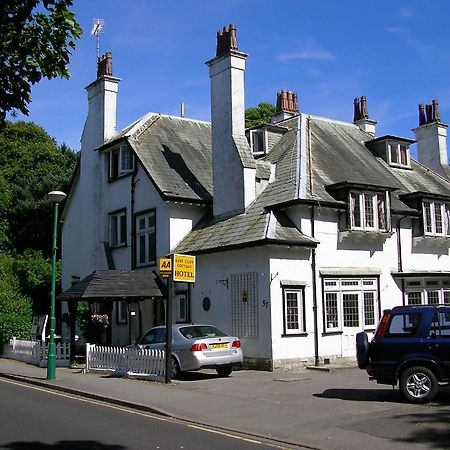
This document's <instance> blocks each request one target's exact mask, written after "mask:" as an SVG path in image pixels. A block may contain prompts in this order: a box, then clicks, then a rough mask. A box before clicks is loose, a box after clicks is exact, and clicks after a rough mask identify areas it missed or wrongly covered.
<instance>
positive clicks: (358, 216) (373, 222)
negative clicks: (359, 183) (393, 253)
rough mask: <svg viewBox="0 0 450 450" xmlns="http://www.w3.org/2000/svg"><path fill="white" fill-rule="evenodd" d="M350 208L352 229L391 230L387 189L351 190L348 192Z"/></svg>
mask: <svg viewBox="0 0 450 450" xmlns="http://www.w3.org/2000/svg"><path fill="white" fill-rule="evenodd" d="M348 210H349V224H350V229H351V230H355V231H375V232H388V231H390V228H391V225H390V213H389V211H390V202H389V194H388V192H387V191H386V192H384V193H382V192H376V191H359V190H351V191H349V194H348ZM383 223H384V226H383Z"/></svg>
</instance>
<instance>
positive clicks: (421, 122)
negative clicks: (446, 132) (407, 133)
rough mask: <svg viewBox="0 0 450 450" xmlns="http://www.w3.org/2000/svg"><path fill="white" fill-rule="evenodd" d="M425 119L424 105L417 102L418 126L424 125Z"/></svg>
mask: <svg viewBox="0 0 450 450" xmlns="http://www.w3.org/2000/svg"><path fill="white" fill-rule="evenodd" d="M426 123H427V119H426V118H425V105H423V104H419V127H420V126H422V125H425V124H426Z"/></svg>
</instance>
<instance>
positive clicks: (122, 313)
mask: <svg viewBox="0 0 450 450" xmlns="http://www.w3.org/2000/svg"><path fill="white" fill-rule="evenodd" d="M116 323H117V324H119V325H123V324H127V323H128V304H127V302H126V301H125V300H119V301H118V302H117V303H116Z"/></svg>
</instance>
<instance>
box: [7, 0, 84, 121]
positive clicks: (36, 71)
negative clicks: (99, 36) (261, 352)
mask: <svg viewBox="0 0 450 450" xmlns="http://www.w3.org/2000/svg"><path fill="white" fill-rule="evenodd" d="M70 6H72V0H2V1H1V2H0V36H1V39H0V126H3V125H4V123H5V119H6V113H7V112H8V111H12V112H13V113H14V112H15V111H16V110H19V111H20V112H22V113H23V114H25V115H28V107H27V106H28V104H29V103H30V101H31V97H30V93H31V86H32V85H34V84H36V83H38V82H39V81H40V80H41V79H42V78H44V77H45V78H48V79H49V80H50V79H52V78H56V77H61V78H69V70H68V67H67V65H68V63H69V57H70V55H71V49H75V41H76V39H78V38H79V37H80V36H81V34H82V30H81V27H80V25H79V24H78V23H77V22H76V20H75V16H74V14H73V12H71V11H69V9H68V8H69V7H70Z"/></svg>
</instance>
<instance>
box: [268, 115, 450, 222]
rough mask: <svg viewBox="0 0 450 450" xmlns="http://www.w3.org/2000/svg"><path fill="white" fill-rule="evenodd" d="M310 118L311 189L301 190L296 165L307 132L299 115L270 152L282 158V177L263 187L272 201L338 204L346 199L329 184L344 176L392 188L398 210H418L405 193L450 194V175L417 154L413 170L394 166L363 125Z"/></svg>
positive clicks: (272, 156)
mask: <svg viewBox="0 0 450 450" xmlns="http://www.w3.org/2000/svg"><path fill="white" fill-rule="evenodd" d="M309 122H310V127H311V144H310V148H311V155H310V159H311V161H312V166H311V168H309V166H308V169H307V170H306V171H305V173H306V180H305V181H304V185H305V187H306V190H305V192H304V194H303V195H301V194H300V189H299V183H300V178H299V177H297V178H296V176H297V173H298V171H296V170H295V168H296V167H298V165H299V160H300V151H299V148H298V143H299V141H300V135H301V133H302V132H303V133H305V132H306V131H305V130H303V131H302V130H301V127H300V116H298V117H297V118H294V119H291V120H290V121H289V122H287V124H288V125H289V127H290V130H289V131H288V132H287V133H286V134H285V135H284V136H283V138H282V140H281V141H280V142H279V143H278V144H277V145H276V146H275V147H274V149H273V150H272V152H271V153H269V155H267V156H266V158H265V159H266V160H270V161H272V162H273V163H276V164H277V171H276V176H277V181H275V182H274V183H272V184H271V185H270V186H269V188H270V189H269V188H268V189H266V191H265V192H264V193H263V195H265V196H266V197H267V201H268V203H267V204H268V205H270V206H276V205H277V204H281V203H286V202H295V201H316V202H323V203H334V204H336V206H338V205H339V204H345V203H343V202H342V201H340V200H337V199H336V198H335V197H333V195H332V194H331V193H330V190H329V189H327V187H329V186H332V185H335V184H338V183H343V182H346V183H350V184H354V185H362V186H364V185H366V186H374V187H376V186H378V187H383V188H386V189H389V190H392V194H391V199H392V200H391V207H392V208H393V210H394V211H395V212H404V213H411V212H414V210H412V209H411V208H409V207H408V206H407V205H406V204H405V203H403V202H402V201H401V200H400V198H399V196H401V195H403V194H405V193H411V192H428V193H429V194H430V195H431V196H433V195H449V194H450V183H449V181H448V180H446V179H444V178H443V177H440V176H439V175H437V174H436V173H434V172H433V171H431V170H430V169H428V168H426V167H424V166H423V165H421V164H419V163H418V162H416V161H413V160H412V161H411V168H412V170H408V169H401V168H395V167H391V166H389V165H388V164H387V163H386V162H385V161H384V160H383V159H381V158H380V157H377V156H374V155H373V154H372V153H371V151H370V150H369V149H368V148H367V147H366V145H365V142H367V141H369V140H372V139H373V138H372V136H371V135H369V134H367V133H365V132H363V131H361V130H360V129H359V128H358V127H357V126H355V125H353V124H350V123H344V122H339V121H333V120H330V119H324V118H320V117H314V116H310V120H309ZM377 139H380V138H377ZM402 139H403V138H402ZM300 163H301V164H308V163H309V162H308V161H300ZM310 177H312V183H310ZM311 186H312V188H311ZM416 212H417V211H416Z"/></svg>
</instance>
